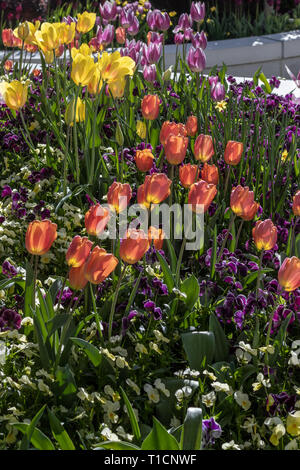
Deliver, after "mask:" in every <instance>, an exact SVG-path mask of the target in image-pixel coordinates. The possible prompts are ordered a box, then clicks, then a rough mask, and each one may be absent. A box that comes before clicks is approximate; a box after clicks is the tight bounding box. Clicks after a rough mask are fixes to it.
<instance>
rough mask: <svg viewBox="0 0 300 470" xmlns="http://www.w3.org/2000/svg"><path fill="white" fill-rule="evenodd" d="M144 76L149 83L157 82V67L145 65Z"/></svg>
mask: <svg viewBox="0 0 300 470" xmlns="http://www.w3.org/2000/svg"><path fill="white" fill-rule="evenodd" d="M143 75H144V79H145V80H147V82H151V83H153V82H155V80H156V66H155V65H154V64H151V65H145V67H144V69H143Z"/></svg>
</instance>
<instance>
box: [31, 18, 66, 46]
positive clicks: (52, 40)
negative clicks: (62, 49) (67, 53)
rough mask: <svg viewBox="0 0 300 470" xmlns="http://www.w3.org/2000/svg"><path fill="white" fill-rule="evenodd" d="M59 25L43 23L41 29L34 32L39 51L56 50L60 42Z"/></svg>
mask: <svg viewBox="0 0 300 470" xmlns="http://www.w3.org/2000/svg"><path fill="white" fill-rule="evenodd" d="M60 28H61V26H60V23H53V24H51V23H43V24H42V26H41V29H40V30H39V31H36V32H35V39H36V41H37V45H38V46H39V47H40V48H41V49H43V48H44V49H47V50H48V51H53V50H54V49H57V48H58V47H59V46H60V44H61V42H60V38H59V35H60Z"/></svg>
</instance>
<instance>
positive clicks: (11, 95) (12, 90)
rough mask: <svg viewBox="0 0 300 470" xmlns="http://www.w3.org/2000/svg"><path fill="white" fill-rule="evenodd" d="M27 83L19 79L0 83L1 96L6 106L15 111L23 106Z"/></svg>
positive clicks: (25, 98)
mask: <svg viewBox="0 0 300 470" xmlns="http://www.w3.org/2000/svg"><path fill="white" fill-rule="evenodd" d="M27 90H28V85H27V84H26V83H21V82H19V80H13V81H12V82H10V83H8V82H2V83H0V94H1V95H2V96H3V99H4V101H5V104H6V106H7V107H8V108H9V109H13V110H15V111H17V110H18V109H20V108H23V106H24V105H25V103H26V101H27Z"/></svg>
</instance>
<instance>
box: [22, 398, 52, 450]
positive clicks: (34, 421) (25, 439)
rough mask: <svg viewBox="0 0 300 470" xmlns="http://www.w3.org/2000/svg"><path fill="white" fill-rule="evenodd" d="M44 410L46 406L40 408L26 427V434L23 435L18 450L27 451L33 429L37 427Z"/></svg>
mask: <svg viewBox="0 0 300 470" xmlns="http://www.w3.org/2000/svg"><path fill="white" fill-rule="evenodd" d="M45 408H46V405H44V406H42V408H41V409H40V410H39V411H38V412H37V414H36V415H35V417H34V418H33V419H32V421H31V423H30V424H29V425H28V428H27V431H26V434H24V436H23V439H22V442H21V445H20V450H28V448H29V443H30V441H31V438H32V435H33V432H34V429H35V427H36V426H37V424H38V422H39V421H40V419H41V417H42V415H43V413H44V411H45Z"/></svg>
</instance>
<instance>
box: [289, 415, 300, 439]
mask: <svg viewBox="0 0 300 470" xmlns="http://www.w3.org/2000/svg"><path fill="white" fill-rule="evenodd" d="M286 430H287V432H288V433H289V434H290V435H291V436H300V411H295V413H289V414H288V417H287V420H286Z"/></svg>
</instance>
